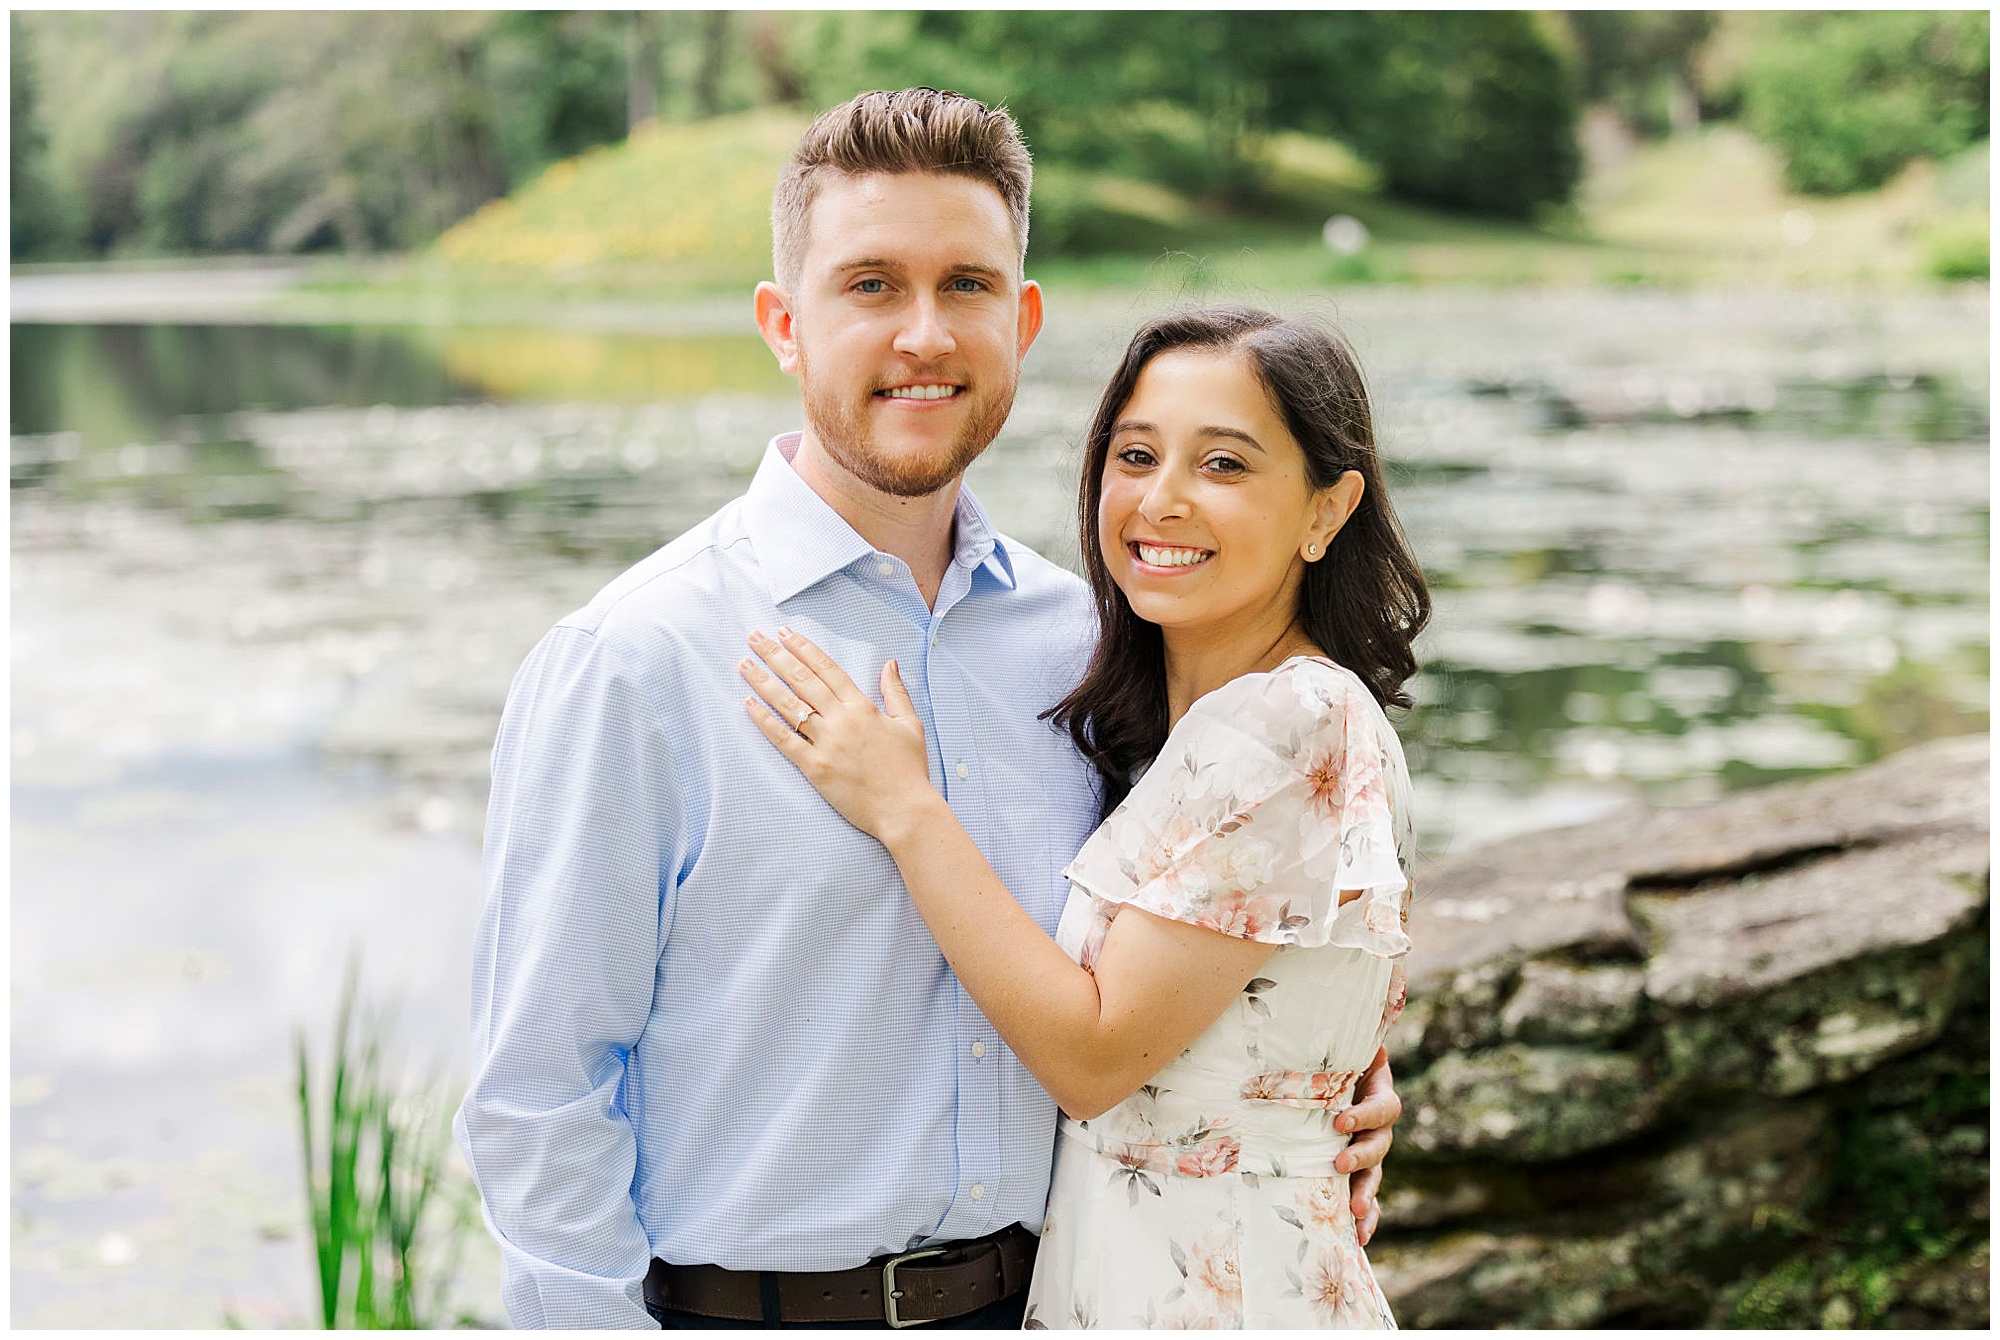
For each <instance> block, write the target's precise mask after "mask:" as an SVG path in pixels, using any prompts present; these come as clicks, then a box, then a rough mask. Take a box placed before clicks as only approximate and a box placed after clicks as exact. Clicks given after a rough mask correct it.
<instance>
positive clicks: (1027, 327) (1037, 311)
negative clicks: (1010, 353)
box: [1015, 279, 1042, 358]
mask: <svg viewBox="0 0 2000 1340" xmlns="http://www.w3.org/2000/svg"><path fill="white" fill-rule="evenodd" d="M1020 310H1021V314H1020V317H1019V319H1018V321H1017V327H1018V329H1019V332H1020V348H1018V349H1017V350H1015V357H1017V358H1026V357H1027V356H1028V346H1029V345H1031V344H1033V343H1034V342H1035V336H1037V335H1039V334H1041V333H1042V286H1041V285H1040V284H1037V283H1036V282H1035V281H1034V280H1032V279H1030V280H1027V281H1026V282H1024V283H1023V284H1022V285H1021V309H1020Z"/></svg>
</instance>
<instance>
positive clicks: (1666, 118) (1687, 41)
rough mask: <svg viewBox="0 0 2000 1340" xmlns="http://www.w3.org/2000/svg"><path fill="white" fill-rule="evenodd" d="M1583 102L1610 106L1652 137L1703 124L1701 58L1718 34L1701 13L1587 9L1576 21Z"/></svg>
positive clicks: (1573, 29)
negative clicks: (1698, 73)
mask: <svg viewBox="0 0 2000 1340" xmlns="http://www.w3.org/2000/svg"><path fill="white" fill-rule="evenodd" d="M1568 20H1569V26H1570V31H1571V32H1573V33H1574V34H1575V35H1576V45H1577V54H1578V56H1579V61H1578V74H1579V76H1580V79H1581V84H1582V93H1583V96H1584V97H1585V98H1587V99H1589V100H1590V101H1592V102H1608V103H1610V104H1611V105H1612V106H1613V107H1616V108H1617V109H1618V112H1619V114H1620V115H1622V116H1623V117H1624V118H1625V121H1626V123H1627V124H1629V125H1631V126H1632V127H1633V128H1634V129H1636V130H1638V131H1639V132H1640V133H1641V134H1644V135H1664V134H1667V133H1668V132H1670V131H1681V130H1688V129H1691V128H1692V127H1693V125H1694V124H1695V123H1696V122H1697V121H1698V120H1699V116H1700V109H1699V103H1698V100H1697V97H1696V94H1695V88H1696V77H1695V57H1696V54H1697V53H1698V52H1699V51H1700V50H1701V47H1702V44H1703V43H1704V42H1706V41H1707V40H1708V36H1709V34H1710V33H1711V32H1712V31H1714V28H1715V15H1713V14H1711V13H1709V12H1707V11H1705V10H1699V9H1664V10H1653V9H1649V10H1617V9H1585V10H1577V11H1575V12H1573V13H1571V14H1569V15H1568Z"/></svg>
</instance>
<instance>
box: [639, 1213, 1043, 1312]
mask: <svg viewBox="0 0 2000 1340" xmlns="http://www.w3.org/2000/svg"><path fill="white" fill-rule="evenodd" d="M1035 1242H1036V1239H1035V1235H1034V1234H1032V1233H1030V1232H1028V1230H1027V1229H1025V1228H1022V1227H1021V1226H1020V1225H1019V1224H1013V1225H1010V1226H1009V1227H1007V1228H1003V1229H1001V1230H1000V1231H999V1232H998V1233H995V1234H992V1235H991V1236H989V1237H984V1238H975V1239H973V1240H972V1241H970V1242H954V1243H949V1244H947V1245H945V1246H943V1247H930V1248H924V1249H922V1250H919V1251H914V1252H899V1253H897V1254H896V1255H894V1256H880V1257H877V1258H876V1259H874V1260H873V1261H870V1262H869V1263H868V1264H867V1265H865V1266H855V1267H854V1268H853V1269H851V1270H828V1271H786V1270H724V1269H723V1268H722V1267H721V1266H673V1265H668V1264H667V1263H666V1262H665V1261H655V1262H653V1264H652V1268H651V1269H649V1270H648V1271H647V1272H646V1302H647V1304H648V1305H650V1306H652V1307H654V1308H658V1309H661V1310H663V1311H670V1312H691V1313H693V1314H694V1315H695V1316H697V1317H713V1318H716V1319H718V1320H724V1321H766V1322H769V1321H773V1320H775V1321H778V1322H801V1321H835V1322H840V1321H844V1322H858V1323H886V1324H888V1325H890V1326H894V1327H902V1326H916V1325H918V1324H920V1323H922V1322H926V1321H944V1320H946V1319H947V1318H950V1317H962V1316H964V1315H965V1314H966V1313H968V1312H976V1311H978V1310H979V1309H980V1308H982V1307H986V1306H988V1305H989V1304H992V1303H997V1302H999V1301H1000V1300H1001V1299H1003V1298H1011V1297H1013V1296H1014V1294H1015V1293H1017V1292H1019V1291H1020V1290H1021V1289H1024V1288H1026V1287H1027V1284H1028V1276H1029V1275H1030V1274H1032V1273H1033V1271H1034V1266H1035ZM767 1302H769V1303H771V1304H773V1305H774V1307H775V1311H776V1313H777V1315H776V1317H775V1318H773V1317H771V1316H768V1315H766V1304H767Z"/></svg>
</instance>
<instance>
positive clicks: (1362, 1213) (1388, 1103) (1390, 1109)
mask: <svg viewBox="0 0 2000 1340" xmlns="http://www.w3.org/2000/svg"><path fill="white" fill-rule="evenodd" d="M1402 1115H1403V1100H1402V1099H1400V1098H1398V1097H1397V1096H1396V1087H1395V1081H1394V1080H1393V1079H1392V1078H1390V1075H1389V1049H1388V1048H1386V1047H1383V1048H1380V1049H1378V1050H1377V1051H1376V1053H1375V1059H1374V1061H1372V1062H1371V1063H1370V1064H1369V1066H1368V1069H1367V1070H1365V1071H1363V1072H1362V1074H1361V1082H1360V1083H1359V1084H1358V1085H1356V1086H1355V1090H1354V1102H1353V1104H1352V1106H1350V1107H1349V1108H1348V1109H1347V1110H1346V1111H1345V1112H1342V1113H1341V1114H1340V1115H1339V1116H1337V1117H1335V1118H1334V1119H1333V1125H1334V1129H1335V1130H1340V1131H1351V1132H1353V1133H1354V1138H1353V1139H1352V1140H1350V1141H1349V1142H1348V1145H1347V1148H1345V1149H1343V1150H1341V1151H1340V1157H1338V1158H1336V1159H1335V1160H1334V1161H1333V1167H1334V1170H1335V1171H1336V1172H1344V1173H1352V1174H1354V1175H1353V1176H1352V1177H1351V1178H1349V1179H1348V1187H1347V1189H1348V1192H1349V1194H1350V1196H1351V1198H1352V1199H1351V1206H1352V1208H1353V1210H1354V1236H1355V1237H1356V1239H1358V1240H1359V1241H1360V1243H1361V1245H1362V1246H1363V1247H1366V1246H1367V1245H1368V1239H1370V1238H1372V1237H1374V1236H1375V1229H1376V1226H1377V1225H1378V1224H1380V1223H1381V1220H1382V1211H1381V1207H1380V1206H1378V1205H1376V1203H1375V1193H1376V1192H1377V1191H1378V1190H1379V1189H1380V1188H1381V1186H1382V1160H1383V1158H1384V1157H1386V1156H1387V1155H1388V1153H1389V1145H1390V1143H1391V1142H1392V1141H1394V1140H1395V1138H1396V1132H1395V1130H1394V1127H1395V1124H1396V1118H1398V1117H1400V1116H1402Z"/></svg>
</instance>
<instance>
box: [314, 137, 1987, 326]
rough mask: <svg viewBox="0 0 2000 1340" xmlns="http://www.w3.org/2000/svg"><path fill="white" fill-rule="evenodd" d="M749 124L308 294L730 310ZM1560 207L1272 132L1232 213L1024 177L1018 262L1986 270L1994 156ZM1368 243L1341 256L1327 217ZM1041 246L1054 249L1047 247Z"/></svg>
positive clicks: (1622, 156) (1742, 151) (1817, 278)
mask: <svg viewBox="0 0 2000 1340" xmlns="http://www.w3.org/2000/svg"><path fill="white" fill-rule="evenodd" d="M805 123H806V118H805V117H804V116H803V115H802V114H799V113H794V112H787V111H777V110H768V109H767V110H762V111H758V112H752V113H745V114H743V115H739V116H732V117H724V118H720V119H717V120H713V121H708V122H702V123H698V124H693V125H673V126H663V125H652V126H648V127H644V128H642V129H641V130H639V131H638V132H636V133H634V134H633V136H632V137H631V138H630V139H629V140H627V141H626V142H625V143H623V144H620V145H615V146H607V147H603V148H599V149H593V150H591V151H590V152H588V153H585V154H582V155H580V156H579V157H577V158H573V159H569V160H566V161H564V162H560V163H557V164H555V165H554V166H552V167H550V168H549V169H548V170H547V171H546V172H544V173H543V174H542V175H541V176H540V177H539V178H537V179H536V180H535V181H533V182H532V183H530V184H529V185H528V186H526V187H524V188H523V189H522V190H520V191H518V192H516V193H515V194H514V195H513V196H511V197H508V198H507V199H504V200H496V201H493V202H492V203H490V204H488V205H486V206H485V207H484V208H482V209H480V210H479V211H478V212H477V213H475V214H474V215H472V216H471V217H470V218H468V219H466V220H464V221H463V222H461V223H460V224H458V225H457V226H456V227H454V228H452V229H451V230H450V231H448V232H446V233H445V234H444V235H443V236H442V237H440V238H439V239H438V240H437V241H436V242H435V243H434V244H433V245H432V246H431V247H430V248H429V249H428V250H427V251H425V252H423V253H421V254H419V255H418V256H415V257H411V258H406V259H405V260H403V261H400V262H397V263H395V264H394V265H393V266H392V267H391V268H389V269H387V270H383V269H380V268H376V269H369V270H360V269H357V268H356V267H353V266H344V267H335V268H332V269H330V270H329V271H327V272H326V273H324V274H323V275H322V276H321V277H320V279H319V280H318V282H317V283H316V284H315V285H314V286H313V288H314V292H315V295H316V296H317V297H318V298H320V299H324V298H326V297H328V296H330V295H334V294H338V293H341V292H343V291H345V292H347V293H349V294H350V295H351V296H353V297H356V298H361V299H365V300H369V301H373V302H375V303H376V304H377V305H378V306H379V305H380V303H381V302H382V300H385V299H386V300H388V301H389V302H390V303H391V304H392V305H393V304H394V303H396V302H397V301H399V300H400V301H404V302H407V301H408V300H409V299H412V298H416V299H419V300H420V302H421V304H422V305H423V306H424V307H425V308H426V309H428V311H429V312H430V313H431V314H432V315H438V314H441V313H445V312H448V313H449V314H450V315H452V316H464V315H466V314H467V312H468V309H478V310H479V311H482V312H487V313H489V314H490V313H491V312H493V311H498V310H502V309H504V310H507V311H521V310H524V309H526V308H528V307H542V306H546V305H547V304H548V303H550V302H557V303H572V302H579V301H582V302H588V301H591V300H598V299H650V298H666V297H674V298H677V299H688V298H691V297H694V296H696V295H700V294H712V295H718V296H719V295H722V294H732V295H741V294H742V293H743V292H744V290H745V289H747V288H748V287H749V286H750V285H752V284H754V283H755V282H756V281H758V280H759V279H763V278H767V277H768V276H769V271H770V222H769V208H770V192H771V186H772V184H773V182H774V181H775V180H776V177H777V174H778V170H779V168H780V166H781V165H782V164H783V162H784V159H785V155H786V154H787V152H788V151H789V150H790V147H791V145H792V144H793V142H794V141H795V140H796V138H797V136H798V134H799V132H800V131H801V130H802V129H803V128H804V126H805ZM1590 157H1591V169H1590V171H1589V173H1588V175H1587V176H1586V179H1585V182H1584V185H1583V188H1582V190H1581V191H1580V192H1579V193H1578V197H1577V200H1576V202H1575V203H1574V205H1573V206H1571V207H1570V208H1569V209H1568V210H1567V211H1565V212H1563V213H1561V214H1558V215H1555V216H1552V217H1550V218H1548V219H1546V220H1544V221H1542V222H1541V223H1540V224H1538V225H1535V226H1529V225H1525V224H1516V223H1507V222H1502V221H1496V220H1492V219H1481V218H1472V217H1467V216H1463V215H1454V214H1449V213H1444V212H1440V211H1436V210H1429V209H1424V208H1421V207H1418V206H1413V205H1409V204H1406V203H1403V202H1399V201H1396V200H1393V199H1390V198H1389V197H1387V196H1385V195H1383V194H1382V193H1381V192H1380V191H1379V189H1377V185H1376V180H1375V173H1374V172H1373V170H1372V169H1370V168H1369V167H1368V166H1367V165H1366V164H1364V163H1361V162H1359V161H1358V160H1356V159H1355V158H1354V157H1353V156H1352V155H1351V154H1349V153H1347V152H1346V151H1345V150H1344V149H1343V148H1342V147H1341V146H1339V145H1338V144H1335V143H1333V142H1331V141H1327V140H1322V139H1314V138H1311V137H1307V136H1303V135H1280V136H1276V137H1273V138H1272V139H1271V140H1270V141H1269V143H1268V145H1267V148H1266V168H1267V173H1266V176H1267V181H1268V188H1269V189H1268V198H1267V199H1266V200H1264V201H1262V202H1260V203H1259V204H1258V205H1257V206H1256V207H1255V208H1254V209H1239V210H1236V211H1230V210H1226V209H1222V208H1219V207H1217V206H1215V205H1214V204H1212V203H1207V202H1203V201H1200V200H1196V199H1192V198H1189V197H1186V196H1183V195H1179V194H1176V193H1175V192H1173V191H1170V190H1167V189H1166V188H1164V187H1161V186H1158V185H1155V184H1152V183H1147V182H1140V181H1133V180H1128V179H1121V178H1115V177H1106V176H1098V175H1085V174H1079V173H1075V172H1072V171H1068V170H1065V169H1063V168H1061V167H1060V166H1057V165H1045V166H1044V167H1042V168H1041V169H1039V170H1038V171H1037V174H1036V183H1035V213H1034V223H1033V225H1032V229H1031V244H1032V245H1031V254H1030V261H1031V264H1032V267H1033V270H1034V273H1035V274H1036V275H1037V277H1038V278H1040V279H1042V280H1043V282H1044V283H1048V284H1060V285H1064V286H1074V287H1099V286H1114V285H1115V286H1140V287H1146V286H1158V285H1162V284H1164V285H1167V286H1171V287H1175V288H1178V289H1181V290H1183V291H1185V290H1187V289H1189V288H1190V287H1198V286H1199V285H1200V284H1202V283H1203V282H1204V281H1213V282H1216V283H1219V284H1222V285H1224V286H1230V285H1236V286H1245V287H1250V288H1255V289H1262V290H1267V291H1270V290H1278V291H1283V290H1291V289H1299V288H1318V287H1323V286H1326V285H1334V284H1343V283H1369V282H1389V283H1396V282H1414V283H1452V282H1473V283H1500V284H1507V283H1555V284H1606V283H1610V284H1634V283H1637V284H1659V285H1674V286H1679V285H1692V284H1712V283H1723V284H1755V285H1762V284H1771V283H1778V284H1802V285H1804V284H1827V283H1833V284H1843V283H1867V284H1908V283H1916V282H1927V281H1929V280H1932V279H1938V278H1945V279H1952V278H1972V277H1979V278H1983V277H1984V276H1985V275H1986V273H1987V233H1988V227H1989V214H1988V203H1987V180H1988V176H1987V174H1988V166H1987V164H1988V147H1987V145H1986V144H1985V143H1984V142H1982V143H1981V144H1979V145H1977V146H1975V147H1974V148H1973V149H1972V150H1970V151H1968V152H1967V153H1966V154H1964V155H1961V156H1960V157H1959V158H1958V159H1956V160H1954V161H1953V162H1951V163H1947V164H1943V165H1939V164H1935V163H1928V162H1920V163H1917V164H1913V165H1912V166H1911V167H1910V168H1909V169H1908V170H1906V171H1905V172H1904V173H1903V174H1902V175H1901V176H1899V177H1898V178H1897V179H1896V180H1894V181H1892V182H1891V183H1889V184H1888V185H1887V186H1885V187H1884V188H1882V189H1881V190H1878V191H1873V192H1868V193H1865V194H1860V195H1853V196H1845V197H1839V198H1834V199H1825V198H1808V197H1800V196H1796V195H1793V194H1790V193H1789V192H1787V191H1786V190H1785V188H1784V185H1783V181H1782V174H1781V172H1780V168H1779V164H1778V162H1777V160H1776V158H1775V156H1774V155H1773V154H1772V153H1771V151H1770V150H1769V149H1767V148H1765V147H1764V146H1763V145H1761V144H1760V143H1758V142H1757V141H1755V140H1754V139H1752V138H1750V137H1749V136H1748V135H1746V134H1745V133H1743V132H1742V131H1740V130H1737V129H1736V128H1734V127H1731V126H1717V127H1711V128H1707V129H1704V130H1702V131H1700V132H1697V133H1694V134H1690V135H1686V136H1683V137H1680V138H1677V139H1673V140H1669V141H1665V142H1652V143H1647V142H1640V143H1631V142H1622V143H1612V144H1610V145H1609V146H1608V147H1607V146H1606V145H1605V144H1603V143H1595V144H1593V148H1592V152H1591V155H1590ZM1335 214H1348V215H1351V216H1353V217H1354V218H1356V219H1358V220H1360V221H1361V223H1362V224H1363V225H1364V226H1365V228H1366V229H1367V233H1368V242H1367V245H1366V246H1365V247H1364V248H1363V249H1362V250H1360V251H1359V252H1358V253H1357V254H1353V255H1336V254H1334V253H1333V252H1331V251H1329V250H1328V249H1327V247H1326V246H1325V244H1324V243H1323V242H1322V241H1321V240H1320V230H1321V226H1322V225H1323V224H1324V222H1325V221H1326V220H1327V219H1328V218H1329V217H1330V216H1332V215H1335ZM1052 247H1060V248H1062V250H1057V251H1054V252H1053V253H1052Z"/></svg>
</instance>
